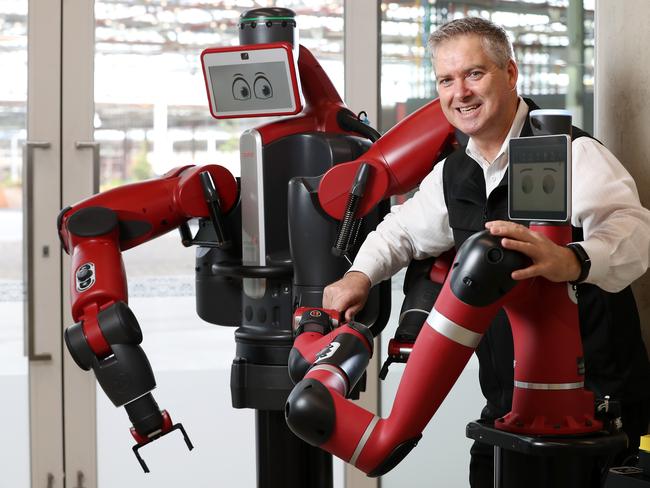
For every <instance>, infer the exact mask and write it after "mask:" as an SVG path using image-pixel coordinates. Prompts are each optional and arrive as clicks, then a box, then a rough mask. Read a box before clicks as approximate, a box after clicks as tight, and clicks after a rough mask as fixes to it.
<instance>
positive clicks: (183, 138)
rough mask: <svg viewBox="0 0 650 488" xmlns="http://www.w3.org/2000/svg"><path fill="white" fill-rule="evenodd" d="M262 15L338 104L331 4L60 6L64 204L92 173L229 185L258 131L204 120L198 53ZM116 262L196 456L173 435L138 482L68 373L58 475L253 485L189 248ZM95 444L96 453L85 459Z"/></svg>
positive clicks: (126, 440) (126, 445)
mask: <svg viewBox="0 0 650 488" xmlns="http://www.w3.org/2000/svg"><path fill="white" fill-rule="evenodd" d="M69 4H70V5H73V7H72V8H70V9H69V11H68V5H69ZM265 6H281V7H288V8H292V9H294V10H295V11H296V13H297V14H298V15H299V17H298V24H299V26H302V31H301V43H302V44H304V45H305V46H306V47H308V48H310V49H311V50H312V52H314V54H315V55H316V56H317V58H318V59H319V60H320V61H321V63H322V64H323V66H324V68H325V69H326V71H327V72H328V74H330V76H331V77H332V79H333V81H334V83H335V85H336V86H337V88H338V89H339V91H340V92H341V93H342V91H343V81H344V80H343V30H342V29H343V18H342V15H343V0H338V1H331V0H330V1H326V0H321V1H316V2H302V1H301V2H299V1H284V2H282V1H281V0H278V1H256V2H251V1H243V0H242V1H223V2H222V1H218V2H213V3H212V4H210V6H207V4H206V5H204V6H202V7H201V8H196V6H195V5H189V4H187V5H186V4H185V2H169V1H166V0H148V1H144V0H142V1H135V2H130V3H129V2H123V1H113V0H97V1H95V2H94V7H93V6H92V3H90V2H81V1H79V0H70V2H67V3H66V5H64V10H65V11H64V23H65V25H67V26H69V27H68V28H67V29H65V31H64V39H63V42H64V55H63V58H64V62H63V71H64V72H63V80H64V82H63V98H64V109H63V113H64V129H63V133H64V154H65V155H67V156H65V157H64V161H65V164H64V169H63V171H64V175H65V176H64V182H63V187H64V200H65V202H64V203H65V205H69V204H71V203H73V202H74V201H78V200H79V199H81V198H84V197H85V196H87V195H89V194H90V193H91V192H92V187H93V175H92V171H91V169H92V168H93V167H95V164H96V165H97V166H96V168H97V173H96V175H95V178H97V180H98V181H97V182H98V184H99V188H100V190H101V191H104V190H107V189H110V188H113V187H115V186H119V185H123V184H125V183H130V182H135V181H140V180H144V179H148V178H154V177H157V176H160V175H162V174H164V173H165V172H167V171H168V170H169V169H172V168H174V167H178V166H183V165H187V164H199V165H200V164H206V163H217V164H220V165H223V166H225V167H227V168H228V169H229V170H230V171H231V172H232V173H233V174H234V175H235V176H238V175H239V136H240V135H241V133H242V132H243V131H244V130H245V129H247V128H250V127H253V126H256V125H260V124H263V123H265V122H266V120H263V119H257V120H230V121H217V120H215V119H213V118H212V117H211V116H210V113H209V109H208V105H207V96H206V93H205V84H204V81H203V75H202V71H201V66H200V59H199V55H200V53H201V51H202V50H203V49H205V48H206V47H213V46H227V45H232V44H236V43H237V42H238V41H237V36H238V32H237V21H238V18H239V15H240V14H241V12H243V11H244V10H247V9H250V8H254V7H265ZM91 22H94V23H91ZM91 25H92V28H90V26H91ZM84 124H85V128H84V127H82V125H84ZM79 143H81V144H82V147H80V146H79ZM73 148H76V149H73ZM84 148H85V149H84ZM94 157H98V158H99V159H98V161H94V160H93V158H94ZM89 171H90V172H89ZM82 189H83V191H82ZM83 192H85V193H83ZM123 258H124V262H125V267H126V273H127V279H128V289H129V306H130V307H131V309H132V310H133V311H134V313H135V315H136V317H137V318H138V320H139V322H140V325H141V327H142V331H143V335H144V341H143V343H142V347H143V349H144V350H145V352H146V353H147V355H148V357H149V360H150V362H151V364H152V367H153V369H154V372H155V375H156V381H157V388H156V390H155V391H154V392H153V394H154V396H155V398H156V400H157V402H158V404H159V405H160V407H161V408H164V409H167V410H168V411H169V413H170V415H171V416H172V419H173V420H174V421H175V422H182V423H183V425H184V427H185V428H186V430H187V432H188V434H189V436H190V438H191V439H192V441H193V443H194V445H195V446H196V448H195V449H194V451H192V452H191V453H188V452H187V449H186V447H185V445H184V443H183V441H182V439H181V437H180V435H179V434H177V433H174V434H171V435H169V436H168V437H165V438H163V439H161V440H160V441H158V442H156V443H153V444H151V445H149V446H147V447H145V448H143V449H142V451H141V453H142V455H143V457H144V458H145V459H146V461H147V464H148V465H149V467H150V469H151V473H150V474H148V475H147V476H146V477H144V476H143V474H142V470H141V468H140V466H139V464H138V463H137V461H136V459H135V457H134V456H133V452H132V451H131V447H132V445H133V439H132V437H131V436H130V434H129V427H130V423H129V420H128V418H127V416H126V413H125V412H124V409H123V408H119V409H118V408H115V407H114V406H113V404H112V403H110V401H109V400H108V399H107V398H106V396H105V394H104V393H103V391H101V389H100V388H99V387H98V386H95V385H96V384H95V382H94V379H93V380H92V381H93V382H92V389H93V391H92V398H90V397H91V392H89V391H88V383H86V380H87V379H88V378H92V377H91V375H89V374H88V373H84V372H79V371H78V369H75V368H76V367H75V366H74V365H73V364H69V366H70V368H66V387H65V388H66V434H67V435H69V436H72V437H71V439H72V440H71V441H70V442H67V443H66V453H67V462H68V469H69V470H71V471H72V474H73V475H74V474H75V473H79V472H82V473H83V479H84V480H85V481H86V483H87V484H88V485H90V486H92V485H93V483H94V479H96V480H97V483H96V484H97V486H98V487H100V488H107V487H112V486H130V485H132V484H133V483H134V482H136V481H135V480H137V482H138V483H144V484H146V485H150V486H156V487H161V488H164V487H176V486H184V485H185V484H188V483H189V484H191V485H192V486H197V487H200V486H205V487H208V486H214V483H215V481H214V480H215V479H218V480H219V485H223V486H242V487H248V486H255V479H256V468H255V432H254V429H255V427H254V426H255V420H254V412H253V411H252V410H235V409H233V408H232V406H231V399H230V367H231V364H232V360H233V358H234V354H235V342H234V336H233V331H234V330H233V329H232V328H227V327H220V326H215V325H210V324H208V323H206V322H203V321H202V320H201V319H199V318H198V316H197V314H196V311H195V308H196V304H195V298H194V279H195V276H194V262H195V249H193V248H184V247H183V246H182V245H181V241H180V237H179V234H178V233H177V232H171V233H169V234H167V235H164V236H162V237H160V238H158V239H156V240H154V241H151V242H149V243H146V244H143V245H141V246H138V247H137V248H134V249H131V250H128V251H126V252H125V253H124V255H123ZM67 273H68V270H67V268H66V265H65V264H64V275H65V274H67ZM215 300H216V301H218V297H215ZM215 306H218V303H215ZM66 313H68V312H66ZM67 316H68V315H66V317H67ZM66 361H67V363H70V361H68V360H67V359H66ZM68 378H70V380H68ZM95 389H96V390H97V391H96V395H95V391H94V390H95ZM89 410H92V412H93V413H94V416H90V415H88V412H89ZM71 412H75V413H71ZM77 413H78V415H81V416H83V419H81V420H80V418H79V417H78V416H77ZM80 426H83V431H84V433H83V434H80V433H79V432H78V431H79V428H80ZM75 431H76V432H75ZM93 445H96V456H92V455H90V454H89V453H91V452H92V450H89V449H88V446H93ZM84 449H85V452H84ZM84 457H85V458H86V459H85V461H83V462H81V461H77V460H78V459H81V458H84ZM94 463H96V465H95V464H94ZM82 465H85V466H87V467H86V468H82V467H81V466H82ZM77 466H79V467H77ZM336 471H337V473H335V479H336V483H337V484H336V486H342V484H343V466H342V464H341V463H337V464H336ZM84 486H85V485H84Z"/></svg>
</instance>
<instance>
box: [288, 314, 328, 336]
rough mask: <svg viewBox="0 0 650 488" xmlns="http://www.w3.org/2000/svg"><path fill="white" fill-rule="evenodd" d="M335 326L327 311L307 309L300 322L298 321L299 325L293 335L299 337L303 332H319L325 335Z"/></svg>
mask: <svg viewBox="0 0 650 488" xmlns="http://www.w3.org/2000/svg"><path fill="white" fill-rule="evenodd" d="M333 328H334V327H333V325H332V319H331V318H330V316H329V315H327V314H326V313H325V312H321V311H320V310H307V311H305V312H304V313H303V314H302V317H300V322H298V327H296V330H295V331H294V333H293V335H294V336H295V337H298V336H299V335H300V334H302V333H303V332H317V333H318V334H321V335H325V334H329V333H330V332H331V331H332V329H333Z"/></svg>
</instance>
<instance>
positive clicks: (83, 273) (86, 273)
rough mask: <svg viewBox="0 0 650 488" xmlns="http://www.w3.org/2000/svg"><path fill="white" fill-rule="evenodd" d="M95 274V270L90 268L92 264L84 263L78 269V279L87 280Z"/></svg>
mask: <svg viewBox="0 0 650 488" xmlns="http://www.w3.org/2000/svg"><path fill="white" fill-rule="evenodd" d="M92 275H93V272H92V271H91V269H90V266H89V265H87V264H84V265H83V266H82V267H81V268H79V269H78V270H77V280H79V281H86V280H87V279H89V278H90V277H91V276H92Z"/></svg>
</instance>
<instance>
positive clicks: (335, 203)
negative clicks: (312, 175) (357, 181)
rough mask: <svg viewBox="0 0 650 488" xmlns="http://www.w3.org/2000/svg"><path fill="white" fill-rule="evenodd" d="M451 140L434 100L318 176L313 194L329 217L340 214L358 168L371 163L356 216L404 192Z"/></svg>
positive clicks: (416, 182)
mask: <svg viewBox="0 0 650 488" xmlns="http://www.w3.org/2000/svg"><path fill="white" fill-rule="evenodd" d="M453 141H454V128H453V126H451V125H450V124H449V122H448V121H447V119H446V118H445V116H444V114H443V113H442V109H441V108H440V101H439V100H438V99H436V100H434V101H432V102H430V103H428V104H427V105H425V106H424V107H422V108H421V109H420V110H418V111H417V112H415V113H413V114H411V115H409V116H408V117H407V118H405V119H404V120H402V121H401V122H399V123H398V124H397V125H395V126H394V127H393V128H392V129H391V130H389V131H388V132H387V133H386V134H384V135H383V136H382V137H381V138H380V139H379V140H378V141H377V142H375V143H374V144H373V145H372V147H371V148H370V149H369V150H368V152H366V153H365V154H363V156H361V157H360V158H359V159H357V160H355V161H351V162H349V163H343V164H339V165H336V166H334V167H333V168H332V169H330V170H329V171H328V172H327V173H325V175H324V176H323V179H322V180H321V183H320V186H319V189H318V199H319V201H320V204H321V206H322V207H323V209H324V210H325V212H327V213H328V214H329V215H330V216H332V217H334V218H336V219H341V217H342V216H343V215H344V213H345V207H346V203H347V197H348V192H349V189H350V186H351V184H352V182H353V181H354V178H355V175H356V174H357V169H358V167H359V166H360V165H361V164H363V163H367V164H370V165H371V166H372V169H373V171H371V173H370V176H369V179H368V183H367V186H366V190H365V195H364V198H363V200H362V202H361V203H360V207H359V209H358V217H362V216H363V215H365V214H367V213H368V212H369V211H370V210H371V209H372V208H374V207H375V205H376V204H377V203H378V202H380V201H381V200H383V199H385V198H387V197H390V196H391V195H397V194H400V193H406V192H407V191H409V190H411V189H413V188H414V187H415V186H417V185H418V184H419V182H420V181H422V179H423V178H424V177H425V176H426V175H427V174H428V173H429V172H430V171H431V168H432V167H433V165H434V164H435V163H436V162H437V161H439V160H440V159H442V157H443V156H444V154H445V151H446V150H447V149H448V148H449V147H450V146H451V144H452V142H453Z"/></svg>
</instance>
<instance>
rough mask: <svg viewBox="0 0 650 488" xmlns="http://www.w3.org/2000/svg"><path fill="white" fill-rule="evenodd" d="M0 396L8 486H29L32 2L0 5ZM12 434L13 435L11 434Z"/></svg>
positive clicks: (0, 449)
mask: <svg viewBox="0 0 650 488" xmlns="http://www.w3.org/2000/svg"><path fill="white" fill-rule="evenodd" d="M0 31H1V32H2V35H1V36H0V66H2V75H1V76H0V391H2V392H3V397H4V398H5V399H6V400H5V401H4V402H3V409H2V410H1V411H2V418H5V419H9V422H6V423H5V425H4V432H3V437H5V439H8V440H9V441H8V442H4V443H2V445H0V459H2V460H3V462H2V466H3V469H2V472H3V473H2V476H3V484H5V483H6V485H7V486H29V478H30V474H29V388H28V384H29V383H28V364H27V358H26V357H24V356H23V304H24V302H23V300H24V298H23V274H22V273H23V225H22V220H23V202H22V196H23V195H22V194H23V192H22V183H23V181H22V180H23V179H22V165H23V163H22V161H23V146H24V143H25V137H26V132H27V131H26V128H27V125H26V110H27V0H13V1H12V0H0ZM7 429H8V431H7Z"/></svg>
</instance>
